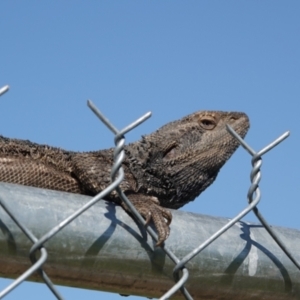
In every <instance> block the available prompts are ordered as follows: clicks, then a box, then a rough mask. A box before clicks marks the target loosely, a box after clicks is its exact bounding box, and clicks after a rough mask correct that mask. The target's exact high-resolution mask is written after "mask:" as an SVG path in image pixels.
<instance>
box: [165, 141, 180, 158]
mask: <svg viewBox="0 0 300 300" xmlns="http://www.w3.org/2000/svg"><path fill="white" fill-rule="evenodd" d="M176 149H177V143H176V142H172V143H171V144H169V145H168V146H167V147H166V149H164V152H163V153H164V154H163V159H172V158H174V157H175V156H176V154H177V151H176Z"/></svg>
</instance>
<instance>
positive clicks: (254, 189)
mask: <svg viewBox="0 0 300 300" xmlns="http://www.w3.org/2000/svg"><path fill="white" fill-rule="evenodd" d="M8 89H9V87H8V86H4V87H2V88H1V89H0V96H1V95H3V94H4V93H5V92H7V91H8ZM88 106H89V108H90V109H91V110H92V111H93V112H94V114H95V115H96V116H97V117H98V118H99V119H100V120H101V121H102V122H103V123H104V124H105V125H106V127H107V128H108V129H109V130H110V131H112V133H113V134H114V135H115V136H114V141H115V151H114V164H113V166H112V170H111V184H110V185H109V186H108V187H107V188H106V189H104V190H103V191H102V192H100V193H99V194H98V195H96V196H95V197H93V198H92V199H91V200H90V201H88V202H87V203H86V204H85V205H83V206H82V207H81V208H80V209H78V210H76V211H75V212H74V213H73V214H71V215H70V216H68V217H67V218H66V219H64V220H63V221H61V222H60V223H59V224H57V225H56V226H55V227H53V228H52V229H51V230H49V231H48V232H47V233H45V234H44V235H43V236H42V237H41V238H37V237H35V236H34V235H33V233H32V232H31V231H30V230H29V229H28V228H27V227H26V225H24V224H23V223H21V222H20V221H19V220H18V219H17V218H16V217H15V215H14V213H13V209H11V208H9V207H8V206H7V205H6V203H5V201H4V200H5V199H0V205H1V206H2V207H3V209H4V210H5V211H6V213H7V214H8V215H9V216H10V217H11V218H12V219H13V220H14V222H15V223H16V224H17V226H18V227H19V228H20V229H21V230H22V231H23V233H24V234H25V235H26V236H27V238H28V239H29V240H30V241H31V243H32V244H33V245H32V247H31V249H30V251H29V257H30V260H31V263H32V266H31V267H30V268H28V269H27V270H26V271H25V272H24V273H23V274H21V275H20V276H19V277H18V278H17V279H15V280H14V281H13V282H12V283H11V284H10V285H9V286H7V287H6V288H5V289H4V290H2V291H1V292H0V299H1V298H3V297H5V296H6V295H7V294H8V293H10V292H11V291H13V289H15V288H16V287H17V286H18V285H19V284H20V283H22V282H23V281H25V280H26V279H27V278H28V277H29V276H31V275H32V274H33V273H35V272H38V274H39V275H40V276H41V278H42V279H43V281H44V282H45V283H46V284H47V286H48V287H49V289H50V290H51V291H52V293H53V294H54V296H55V297H56V298H57V299H63V297H62V296H61V295H60V294H59V292H58V291H57V289H56V288H55V286H54V284H53V283H52V282H51V280H50V278H49V277H48V276H47V274H46V273H45V271H44V270H43V264H44V263H45V262H46V261H47V258H48V253H47V249H46V246H45V243H46V242H47V241H49V240H50V239H52V238H53V237H54V236H55V235H56V234H57V233H58V232H60V231H61V230H63V229H64V228H65V227H66V226H67V225H69V224H70V223H71V222H72V221H73V220H75V219H76V218H78V217H79V216H80V215H81V214H82V213H84V212H85V211H86V210H88V209H90V208H91V207H92V206H93V205H95V204H96V203H97V202H98V201H100V200H101V199H103V198H105V197H106V196H107V195H108V194H109V193H111V192H112V191H113V190H115V191H116V192H117V193H118V195H119V197H120V198H121V199H122V200H123V201H124V202H125V203H126V205H127V206H128V207H129V209H130V211H131V212H132V215H133V216H134V218H135V219H136V220H137V221H138V222H139V223H140V224H142V225H143V226H145V227H146V230H147V231H148V233H149V234H150V236H151V237H152V238H153V239H154V240H155V241H157V234H156V233H155V231H154V230H153V229H152V228H151V227H149V226H146V222H145V220H144V219H143V217H142V216H141V215H140V214H139V213H138V211H137V210H136V209H135V207H134V205H133V204H132V203H131V202H130V200H129V199H128V198H127V197H126V195H125V194H124V193H123V192H122V190H121V189H120V187H119V185H120V183H121V182H122V180H123V178H124V170H123V168H122V161H123V159H124V156H125V153H124V145H125V137H124V135H125V134H126V133H127V132H129V131H130V130H132V129H134V128H135V127H136V126H138V125H140V124H141V123H142V122H144V121H145V120H147V119H148V118H149V117H150V116H151V113H150V112H148V113H146V114H145V115H143V116H142V117H140V118H139V119H137V120H136V121H134V122H132V123H131V124H129V125H128V126H126V127H125V128H123V129H122V130H118V129H117V128H116V127H115V126H114V125H113V124H112V123H111V122H110V121H109V120H108V119H107V118H106V117H105V116H104V115H103V114H102V113H101V112H100V111H99V110H98V109H97V107H96V106H95V105H94V104H93V103H92V102H91V101H88ZM227 130H228V132H229V133H230V134H232V135H233V136H234V137H235V138H236V139H237V140H238V141H239V143H240V144H241V145H242V147H243V148H244V149H245V150H246V151H247V152H248V153H249V154H250V155H251V156H252V160H251V163H252V170H251V176H250V178H251V185H250V188H249V190H248V194H247V199H248V206H247V207H246V208H245V209H244V210H242V211H241V212H240V213H239V214H238V215H237V216H235V217H234V218H233V219H231V220H230V221H229V222H228V223H227V224H226V225H224V226H223V227H222V228H220V229H219V230H218V231H217V232H215V233H214V234H213V235H211V236H210V237H209V238H208V239H207V240H206V241H204V242H203V243H202V244H201V245H199V246H198V247H196V248H195V249H193V250H192V251H191V252H190V253H189V254H187V255H186V256H185V257H183V258H178V257H177V256H176V255H175V254H174V253H173V252H172V251H171V250H170V249H169V248H168V247H167V246H165V245H162V247H161V248H162V250H163V251H164V252H165V254H166V255H167V256H168V257H169V258H170V259H171V260H172V261H173V262H174V264H175V267H174V269H173V278H174V282H175V283H174V285H173V286H172V287H171V288H170V289H169V290H168V291H167V292H166V293H165V294H164V295H162V296H161V298H160V299H169V298H170V297H171V296H172V295H174V294H175V293H176V292H177V291H179V290H180V291H181V293H182V295H183V296H184V298H185V299H193V298H192V296H191V295H190V293H189V292H188V290H187V289H186V288H185V286H184V285H185V283H186V282H187V280H188V279H189V271H188V269H187V268H186V266H185V265H186V264H187V263H188V262H189V261H191V260H192V259H193V258H194V257H195V256H196V255H199V253H200V252H201V251H203V250H204V249H205V248H206V247H207V246H209V245H210V244H211V243H213V242H214V241H215V240H216V239H218V238H219V237H220V236H221V235H222V234H224V233H225V232H226V231H227V230H228V229H229V228H231V227H232V226H233V225H234V224H236V223H237V222H238V221H240V220H241V219H242V218H243V217H244V216H245V215H247V214H248V213H249V212H250V211H253V212H254V213H255V215H256V216H257V218H258V220H259V221H260V222H261V224H262V225H263V226H264V228H265V229H266V230H267V232H268V233H269V234H270V235H271V237H272V238H273V239H274V240H275V242H276V243H277V244H278V245H279V247H280V248H281V249H282V250H283V251H284V252H285V254H286V255H287V256H288V257H289V259H290V260H291V261H292V262H293V263H294V264H295V266H296V267H297V268H298V269H299V270H300V265H299V263H298V262H297V260H296V259H295V258H294V257H293V255H292V254H291V253H290V251H289V250H288V249H287V247H285V245H284V244H283V242H282V241H281V239H280V238H279V237H278V236H277V234H276V233H275V232H274V230H272V228H271V227H270V226H269V225H268V223H267V222H266V220H265V219H264V218H263V216H262V215H261V213H260V212H259V210H258V208H257V205H258V203H259V201H260V200H261V193H260V189H259V182H260V179H261V172H260V167H261V165H262V156H263V155H264V154H266V153H267V152H268V151H270V150H271V149H273V148H274V147H275V146H277V145H278V144H279V143H281V142H282V141H283V140H284V139H286V138H287V137H288V136H289V132H285V133H284V134H282V135H281V136H280V137H278V138H277V139H276V140H274V141H273V142H272V143H270V144H268V145H267V146H266V147H264V148H263V149H261V150H260V151H257V152H256V151H254V150H253V149H252V148H251V147H250V146H249V145H248V144H247V143H246V142H245V141H244V140H243V139H242V138H241V137H240V136H239V135H238V134H237V133H236V132H235V131H234V130H233V129H232V128H231V127H230V126H228V125H227ZM38 253H39V254H38Z"/></svg>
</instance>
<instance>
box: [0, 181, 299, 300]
mask: <svg viewBox="0 0 300 300" xmlns="http://www.w3.org/2000/svg"><path fill="white" fill-rule="evenodd" d="M0 197H1V198H2V199H5V205H6V206H8V207H9V208H10V209H11V210H13V211H14V215H15V217H16V218H17V219H18V220H19V221H20V222H21V223H23V224H26V226H27V228H28V230H30V231H31V232H32V233H33V234H34V235H35V236H37V237H39V236H43V235H44V233H45V232H48V231H49V230H51V228H54V227H55V226H56V225H57V223H59V222H60V220H64V219H65V218H67V217H68V216H69V215H71V214H72V213H73V212H74V211H77V210H78V209H80V207H82V206H83V205H84V204H86V203H88V202H89V201H90V199H91V198H90V197H87V196H81V195H74V194H68V193H63V192H57V191H50V190H41V189H37V188H31V187H24V186H18V185H12V184H7V183H0ZM172 214H173V222H172V224H171V232H172V234H171V235H170V237H169V238H168V240H167V242H166V246H167V247H168V248H169V249H172V250H173V251H174V252H175V253H176V256H178V257H185V256H186V255H188V254H189V253H190V252H191V251H192V250H193V249H194V248H195V247H197V245H198V244H201V243H202V242H203V241H205V240H206V239H208V238H210V236H211V235H212V234H213V233H214V232H216V231H217V230H218V229H219V228H221V227H223V226H224V225H225V224H227V223H228V219H225V218H216V217H211V216H205V215H197V214H192V213H187V212H181V211H172ZM0 220H1V225H0V227H1V234H0V265H1V268H0V276H2V277H10V278H16V277H18V276H19V274H20V273H22V272H24V271H26V270H27V269H28V268H29V267H30V261H29V260H28V251H29V249H30V248H31V245H32V243H31V241H30V240H29V239H28V238H27V237H26V236H25V235H24V234H23V232H22V231H21V230H20V228H19V227H18V226H17V225H16V224H15V222H14V221H13V220H12V219H11V218H10V217H9V216H8V215H7V213H6V212H5V211H4V210H3V209H0ZM182 228H185V229H186V230H182ZM273 230H274V231H275V232H276V234H278V235H279V236H280V237H281V239H282V240H284V242H285V244H286V246H287V247H289V248H290V249H299V248H300V231H298V230H293V229H285V228H279V227H273ZM186 232H188V234H187V233H186ZM154 245H155V241H154V240H153V239H152V238H151V237H150V236H147V234H146V232H145V230H144V228H143V227H141V226H139V225H137V223H136V222H134V221H133V220H132V218H131V217H129V216H128V214H127V213H125V212H124V211H123V209H122V208H121V207H119V206H116V205H114V204H112V203H110V202H106V201H100V202H99V203H97V204H96V205H94V206H93V207H92V208H91V209H89V210H87V211H85V212H84V213H83V214H82V215H80V216H79V217H78V218H76V219H75V220H74V221H73V222H72V223H70V224H69V226H66V227H65V228H64V229H63V230H62V231H60V232H59V233H57V234H56V235H55V236H54V237H53V238H52V239H49V240H48V241H47V242H46V243H45V245H44V247H45V248H46V249H47V252H48V259H47V262H46V263H45V265H44V267H43V268H44V270H45V271H46V272H47V274H48V276H49V277H50V278H51V280H53V281H54V282H55V283H56V284H61V285H67V286H76V287H81V288H88V289H97V290H105V291H111V292H116V293H121V294H129V295H141V296H145V297H156V298H157V297H160V296H161V295H162V294H163V293H164V291H166V290H168V289H169V288H170V287H171V286H172V285H173V283H172V276H171V275H172V269H173V267H174V263H173V262H172V260H171V259H169V258H168V256H166V254H165V253H164V251H163V250H162V249H161V248H155V246H154ZM295 254H296V258H297V259H298V260H300V254H299V252H298V253H295ZM186 267H187V269H188V270H189V274H190V276H189V280H188V281H187V283H186V287H187V289H188V290H189V292H190V294H191V295H192V297H193V298H194V299H207V298H208V297H211V298H212V299H218V296H220V295H222V299H253V297H254V295H256V297H257V298H256V299H274V300H276V299H293V298H294V299H299V297H300V276H299V271H298V270H297V268H296V267H295V266H294V264H293V263H292V262H291V261H290V260H289V258H288V257H287V256H286V255H285V254H284V253H283V251H282V250H281V248H280V247H279V246H278V245H277V244H276V243H275V242H274V240H273V239H272V238H271V236H270V235H269V234H268V232H267V231H266V230H265V229H264V227H263V226H261V225H258V224H249V223H245V222H237V223H236V224H235V225H234V226H233V227H231V228H230V229H229V230H228V231H226V232H225V233H223V234H222V235H221V236H220V237H219V238H218V239H217V240H216V241H215V242H214V243H213V244H211V245H210V246H208V247H207V248H206V249H205V250H203V251H202V252H201V253H200V254H199V255H198V256H196V257H194V258H193V260H191V261H190V262H188V263H187V264H186ZM30 279H31V280H38V281H42V279H41V278H40V276H39V275H38V274H36V275H33V277H30ZM205 297H207V298H205ZM176 298H178V299H182V295H181V294H180V293H179V294H178V293H177V294H175V295H174V296H173V297H172V299H176Z"/></svg>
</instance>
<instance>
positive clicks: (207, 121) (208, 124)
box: [199, 116, 217, 130]
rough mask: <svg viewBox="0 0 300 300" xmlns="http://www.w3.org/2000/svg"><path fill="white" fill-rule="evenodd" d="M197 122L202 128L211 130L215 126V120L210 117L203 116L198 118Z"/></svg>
mask: <svg viewBox="0 0 300 300" xmlns="http://www.w3.org/2000/svg"><path fill="white" fill-rule="evenodd" d="M199 124H200V126H201V127H202V128H203V129H206V130H212V129H214V128H215V127H216V125H217V124H216V121H215V120H214V119H213V118H210V117H207V116H206V117H203V118H202V119H200V120H199Z"/></svg>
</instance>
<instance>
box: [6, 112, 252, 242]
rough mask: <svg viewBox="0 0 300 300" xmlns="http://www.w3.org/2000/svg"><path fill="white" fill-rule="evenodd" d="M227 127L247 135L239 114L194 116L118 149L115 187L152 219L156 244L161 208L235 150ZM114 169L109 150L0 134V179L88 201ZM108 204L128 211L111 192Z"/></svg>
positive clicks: (162, 229)
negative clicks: (120, 176) (121, 152)
mask: <svg viewBox="0 0 300 300" xmlns="http://www.w3.org/2000/svg"><path fill="white" fill-rule="evenodd" d="M226 124H229V125H231V126H232V128H233V129H234V130H235V131H236V132H237V133H238V134H239V135H240V136H242V137H244V136H245V135H246V133H247V131H248V129H249V119H248V117H247V115H246V114H244V113H237V112H221V111H199V112H196V113H193V114H191V115H188V116H186V117H184V118H182V119H180V120H177V121H174V122H171V123H168V124H166V125H164V126H163V127H161V128H160V129H158V130H157V131H155V132H153V133H151V134H149V135H146V136H143V137H142V139H141V140H139V141H137V142H135V143H131V144H129V145H126V146H125V147H124V149H125V154H126V155H125V159H124V161H123V168H124V172H125V178H124V180H123V182H122V183H121V184H120V187H121V189H122V190H123V192H124V193H125V194H126V195H127V196H128V198H129V199H130V200H131V202H132V203H133V204H134V205H135V207H136V209H137V210H138V211H139V212H140V213H141V215H142V216H143V217H144V218H146V220H147V221H150V219H152V220H153V222H154V224H155V226H156V229H157V231H158V236H159V240H158V243H157V245H161V244H162V243H163V242H164V240H165V239H166V238H167V237H168V235H169V232H170V229H169V224H170V222H171V219H172V215H171V212H170V211H169V210H168V209H167V208H174V209H177V208H180V207H181V206H183V205H185V204H186V203H188V202H189V201H192V200H194V199H195V198H196V197H197V196H198V195H199V194H200V193H201V192H202V191H204V190H205V189H206V188H207V187H208V186H209V185H210V184H211V183H212V182H213V181H214V180H215V178H216V176H217V174H218V172H219V170H220V168H221V167H222V166H223V165H224V164H225V162H226V161H227V160H228V159H229V157H230V156H231V155H232V154H233V153H234V151H235V150H236V149H237V147H238V145H239V144H238V142H237V141H236V140H235V139H234V138H233V137H232V136H231V135H230V134H229V133H228V132H227V130H226V127H225V125H226ZM112 165H113V149H106V150H100V151H92V152H74V151H66V150H63V149H60V148H55V147H50V146H47V145H39V144H36V143H32V142H30V141H27V140H17V139H10V138H5V137H2V136H0V181H5V182H10V183H17V184H23V185H28V186H34V187H39V188H46V189H54V190H60V191H65V192H71V193H79V194H85V195H91V196H93V195H96V194H97V193H99V192H101V191H102V190H103V189H104V188H106V187H107V186H108V185H109V184H110V172H111V167H112ZM107 200H110V201H114V202H116V203H119V204H121V205H122V207H123V208H124V209H125V210H127V211H128V208H127V207H126V205H125V204H124V203H123V202H121V201H120V199H118V197H117V194H116V193H115V192H112V193H111V195H109V196H108V197H107Z"/></svg>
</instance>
